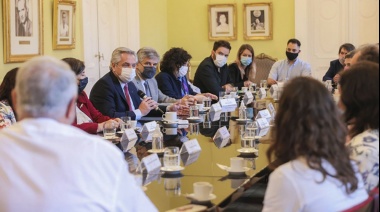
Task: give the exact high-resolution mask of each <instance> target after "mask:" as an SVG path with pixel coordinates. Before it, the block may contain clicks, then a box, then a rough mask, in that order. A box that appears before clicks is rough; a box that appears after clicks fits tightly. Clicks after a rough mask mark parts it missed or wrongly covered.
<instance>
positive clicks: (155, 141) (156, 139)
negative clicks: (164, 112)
mask: <svg viewBox="0 0 380 212" xmlns="http://www.w3.org/2000/svg"><path fill="white" fill-rule="evenodd" d="M162 137H163V136H162V133H161V130H160V125H159V124H157V125H156V129H155V130H154V132H153V136H152V149H153V150H162V149H163V148H164V146H163V141H162Z"/></svg>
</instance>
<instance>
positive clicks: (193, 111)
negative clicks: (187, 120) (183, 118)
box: [190, 105, 199, 117]
mask: <svg viewBox="0 0 380 212" xmlns="http://www.w3.org/2000/svg"><path fill="white" fill-rule="evenodd" d="M190 117H199V108H198V106H197V105H193V106H190Z"/></svg>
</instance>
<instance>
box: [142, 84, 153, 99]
mask: <svg viewBox="0 0 380 212" xmlns="http://www.w3.org/2000/svg"><path fill="white" fill-rule="evenodd" d="M144 87H145V94H146V95H147V96H149V97H152V95H151V94H150V90H149V85H148V82H147V81H145V82H144Z"/></svg>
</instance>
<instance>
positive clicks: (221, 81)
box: [194, 40, 233, 96]
mask: <svg viewBox="0 0 380 212" xmlns="http://www.w3.org/2000/svg"><path fill="white" fill-rule="evenodd" d="M230 51H231V45H230V43H229V42H227V41H224V40H220V41H216V42H215V43H214V47H213V49H212V51H211V56H210V57H207V58H205V59H204V60H203V61H202V62H201V63H200V64H199V66H198V68H197V71H196V72H195V77H194V85H195V86H197V87H198V88H200V89H201V91H202V93H212V94H214V95H216V96H219V92H220V91H231V90H232V89H233V85H232V83H231V79H230V76H229V73H228V67H227V58H228V55H229V54H230Z"/></svg>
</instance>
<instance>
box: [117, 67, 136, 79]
mask: <svg viewBox="0 0 380 212" xmlns="http://www.w3.org/2000/svg"><path fill="white" fill-rule="evenodd" d="M135 77H136V69H134V68H122V69H121V74H120V75H119V78H120V81H122V82H123V83H128V82H130V81H132V80H133V79H134V78H135Z"/></svg>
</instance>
